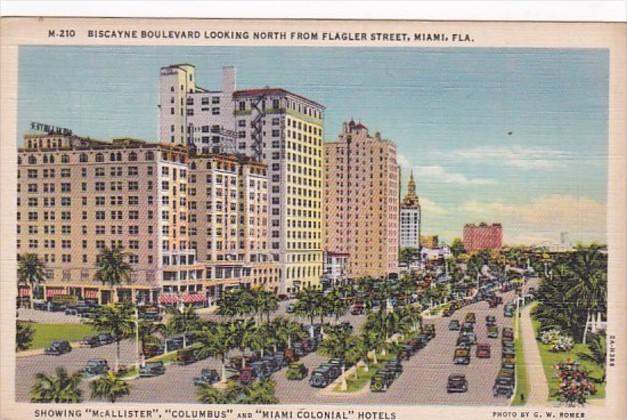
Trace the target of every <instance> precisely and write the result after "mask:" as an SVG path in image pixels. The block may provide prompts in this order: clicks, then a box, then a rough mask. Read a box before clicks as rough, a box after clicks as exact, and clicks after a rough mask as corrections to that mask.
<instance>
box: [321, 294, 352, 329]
mask: <svg viewBox="0 0 627 420" xmlns="http://www.w3.org/2000/svg"><path fill="white" fill-rule="evenodd" d="M323 299H324V301H325V305H323V306H325V307H326V312H327V313H328V314H329V315H332V316H334V317H335V323H336V324H337V322H338V321H339V319H340V317H341V316H342V315H344V314H346V311H347V310H348V302H347V301H346V300H344V299H342V296H341V295H340V293H339V291H337V290H334V291H332V292H331V293H329V294H328V295H326V296H325V297H324V298H323Z"/></svg>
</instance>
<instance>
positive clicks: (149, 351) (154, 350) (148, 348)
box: [142, 343, 165, 359]
mask: <svg viewBox="0 0 627 420" xmlns="http://www.w3.org/2000/svg"><path fill="white" fill-rule="evenodd" d="M164 351H165V348H164V346H163V345H162V344H156V343H146V344H144V346H143V347H142V354H143V355H144V356H145V357H146V358H148V359H149V358H151V357H155V356H159V355H161V354H163V352H164Z"/></svg>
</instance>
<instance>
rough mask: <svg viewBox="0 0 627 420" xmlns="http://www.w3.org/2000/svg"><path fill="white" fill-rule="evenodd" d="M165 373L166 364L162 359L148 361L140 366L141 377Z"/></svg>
mask: <svg viewBox="0 0 627 420" xmlns="http://www.w3.org/2000/svg"><path fill="white" fill-rule="evenodd" d="M164 373H165V366H164V364H163V362H162V361H158V362H148V363H146V364H145V365H144V366H141V367H140V368H139V377H140V378H152V377H154V376H159V375H163V374H164Z"/></svg>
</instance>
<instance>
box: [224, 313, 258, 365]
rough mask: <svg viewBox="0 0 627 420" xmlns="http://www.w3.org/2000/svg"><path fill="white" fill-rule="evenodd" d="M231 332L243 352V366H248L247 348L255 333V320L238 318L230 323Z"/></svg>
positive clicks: (235, 342)
mask: <svg viewBox="0 0 627 420" xmlns="http://www.w3.org/2000/svg"><path fill="white" fill-rule="evenodd" d="M228 330H229V333H230V334H231V335H232V336H233V340H234V344H235V346H236V347H238V348H239V350H240V352H242V367H243V368H244V367H246V359H245V356H246V348H247V347H249V343H250V342H251V341H252V340H253V336H254V334H255V321H253V320H252V319H238V320H237V321H234V322H231V323H230V324H229V325H228Z"/></svg>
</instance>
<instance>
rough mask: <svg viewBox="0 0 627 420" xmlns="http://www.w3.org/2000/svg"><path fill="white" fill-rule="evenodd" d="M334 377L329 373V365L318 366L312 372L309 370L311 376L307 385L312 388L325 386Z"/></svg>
mask: <svg viewBox="0 0 627 420" xmlns="http://www.w3.org/2000/svg"><path fill="white" fill-rule="evenodd" d="M333 381H334V379H333V378H332V377H331V375H330V368H329V367H322V366H321V367H318V368H316V369H315V370H314V371H313V372H311V376H310V377H309V385H310V386H312V387H314V388H325V387H326V386H327V385H329V384H330V383H331V382H333Z"/></svg>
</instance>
